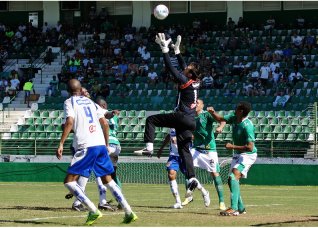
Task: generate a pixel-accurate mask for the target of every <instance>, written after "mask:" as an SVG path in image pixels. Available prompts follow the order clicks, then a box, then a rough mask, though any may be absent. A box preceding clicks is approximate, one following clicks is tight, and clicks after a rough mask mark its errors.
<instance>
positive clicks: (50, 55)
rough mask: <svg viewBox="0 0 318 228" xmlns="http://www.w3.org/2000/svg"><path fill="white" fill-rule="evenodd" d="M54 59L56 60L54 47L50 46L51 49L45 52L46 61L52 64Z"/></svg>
mask: <svg viewBox="0 0 318 228" xmlns="http://www.w3.org/2000/svg"><path fill="white" fill-rule="evenodd" d="M53 60H54V55H53V52H52V48H49V50H47V52H46V54H45V57H44V63H46V64H50V65H51V62H52V61H53Z"/></svg>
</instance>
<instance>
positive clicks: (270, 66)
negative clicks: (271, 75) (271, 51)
mask: <svg viewBox="0 0 318 228" xmlns="http://www.w3.org/2000/svg"><path fill="white" fill-rule="evenodd" d="M269 68H270V71H271V72H274V71H275V70H276V68H279V62H276V60H273V61H272V62H271V64H270V65H269Z"/></svg>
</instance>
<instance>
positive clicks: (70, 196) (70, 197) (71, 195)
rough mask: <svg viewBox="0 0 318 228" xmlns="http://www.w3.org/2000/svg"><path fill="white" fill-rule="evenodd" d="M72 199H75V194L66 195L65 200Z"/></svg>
mask: <svg viewBox="0 0 318 228" xmlns="http://www.w3.org/2000/svg"><path fill="white" fill-rule="evenodd" d="M72 198H73V194H72V193H71V192H69V193H67V194H66V195H65V199H72Z"/></svg>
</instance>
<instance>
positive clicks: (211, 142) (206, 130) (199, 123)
mask: <svg viewBox="0 0 318 228" xmlns="http://www.w3.org/2000/svg"><path fill="white" fill-rule="evenodd" d="M195 120H196V129H195V131H194V133H193V135H194V140H193V146H194V147H195V148H197V149H203V150H207V151H209V152H216V144H215V138H214V131H213V123H214V122H216V121H215V120H214V118H213V117H212V116H211V114H210V113H209V112H207V111H202V112H201V113H200V114H199V115H198V116H196V117H195Z"/></svg>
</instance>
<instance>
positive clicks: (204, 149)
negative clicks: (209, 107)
mask: <svg viewBox="0 0 318 228" xmlns="http://www.w3.org/2000/svg"><path fill="white" fill-rule="evenodd" d="M203 108H204V102H203V100H201V99H198V101H197V107H196V117H195V120H196V129H195V131H194V133H193V147H192V149H191V150H190V152H191V155H192V157H193V165H194V166H195V167H199V168H202V169H205V170H207V171H208V172H209V173H210V174H211V177H212V179H213V182H214V185H215V188H216V191H217V193H218V197H219V208H220V209H221V210H225V209H226V207H225V204H224V195H223V183H222V179H221V176H220V174H219V172H220V166H219V162H218V154H217V151H216V143H215V138H214V131H213V123H215V122H217V121H216V120H215V119H213V117H212V116H211V114H210V113H209V112H207V111H204V110H203ZM224 125H225V122H224V121H221V122H220V126H219V127H217V128H216V133H221V132H222V130H223V127H224ZM191 201H192V196H190V197H188V198H186V199H185V201H184V202H183V203H182V204H183V205H187V204H188V203H189V202H191Z"/></svg>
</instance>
